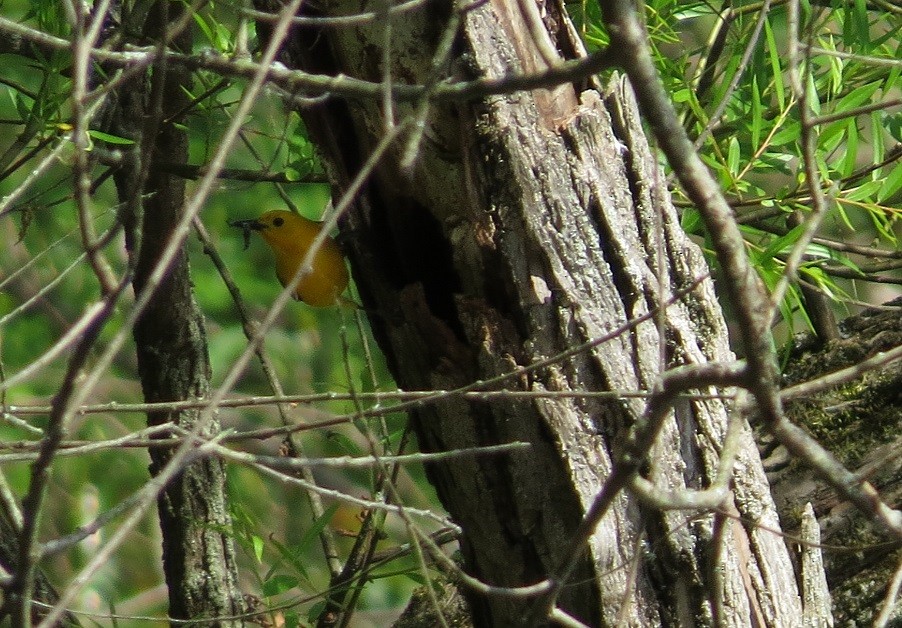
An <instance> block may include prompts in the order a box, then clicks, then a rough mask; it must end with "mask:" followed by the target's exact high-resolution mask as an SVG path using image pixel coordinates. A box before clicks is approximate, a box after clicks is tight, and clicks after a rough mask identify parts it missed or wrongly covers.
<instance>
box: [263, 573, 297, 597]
mask: <svg viewBox="0 0 902 628" xmlns="http://www.w3.org/2000/svg"><path fill="white" fill-rule="evenodd" d="M297 586H298V579H297V578H295V577H294V576H289V575H287V574H279V575H277V576H273V577H272V578H270V579H269V580H267V581H266V582H264V583H263V595H265V596H267V597H272V596H274V595H279V594H280V593H285V591H290V590H291V589H294V588H297Z"/></svg>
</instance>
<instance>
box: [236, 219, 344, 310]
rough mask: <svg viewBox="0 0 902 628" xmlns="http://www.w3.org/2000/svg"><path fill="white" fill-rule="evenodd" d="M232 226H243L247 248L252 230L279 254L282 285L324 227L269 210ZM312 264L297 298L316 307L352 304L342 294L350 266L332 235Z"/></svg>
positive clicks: (295, 294)
mask: <svg viewBox="0 0 902 628" xmlns="http://www.w3.org/2000/svg"><path fill="white" fill-rule="evenodd" d="M229 225H231V226H232V227H238V228H239V229H244V248H245V249H246V248H247V247H248V245H249V244H250V232H251V231H259V232H260V235H261V236H263V239H264V240H266V243H267V244H269V246H270V248H271V249H272V251H273V253H274V254H275V256H276V277H278V278H279V281H280V282H281V284H282V285H283V286H285V285H287V284H288V282H290V281H291V280H292V279H293V278H294V276H295V274H296V273H297V271H298V268H299V267H300V266H301V262H303V261H304V257H306V255H307V251H308V250H310V245H311V244H313V240H314V239H315V238H316V236H318V235H319V233H320V231H322V227H323V224H322V223H321V222H315V221H313V220H309V219H307V218H304V217H303V216H298V215H297V214H294V213H292V212H289V211H284V210H273V211H268V212H266V213H265V214H263V215H262V216H260V217H259V218H254V219H251V220H233V221H231V222H229ZM310 266H311V270H309V271H308V272H307V273H306V274H305V275H304V276H302V277H301V280H300V282H299V283H298V285H297V288H296V289H295V292H294V298H296V299H298V300H300V301H303V302H304V303H307V304H309V305H313V306H316V307H328V306H330V305H335V304H336V303H338V304H343V303H353V301H351V300H350V299H345V298H344V297H342V296H341V293H342V292H344V290H345V288H347V287H348V269H347V268H346V267H345V260H344V256H343V255H342V253H341V249H340V248H338V243H337V242H336V241H335V240H334V239H333V238H331V237H330V238H326V239H325V240H324V241H323V243H322V246H320V247H319V249H318V250H317V251H316V254H315V255H314V256H313V259H312V260H311V262H310ZM355 307H356V304H355Z"/></svg>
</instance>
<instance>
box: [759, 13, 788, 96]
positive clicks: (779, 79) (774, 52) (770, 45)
mask: <svg viewBox="0 0 902 628" xmlns="http://www.w3.org/2000/svg"><path fill="white" fill-rule="evenodd" d="M764 34H765V39H766V40H767V54H768V57H769V59H770V66H771V76H773V79H774V96H775V97H776V99H777V107H779V109H780V111H783V110H785V109H786V93H785V92H786V89H785V87H784V86H783V75H782V69H781V67H780V51H779V49H778V48H777V41H776V38H775V37H774V30H773V28H772V27H771V25H770V18H768V19H766V20H765V21H764Z"/></svg>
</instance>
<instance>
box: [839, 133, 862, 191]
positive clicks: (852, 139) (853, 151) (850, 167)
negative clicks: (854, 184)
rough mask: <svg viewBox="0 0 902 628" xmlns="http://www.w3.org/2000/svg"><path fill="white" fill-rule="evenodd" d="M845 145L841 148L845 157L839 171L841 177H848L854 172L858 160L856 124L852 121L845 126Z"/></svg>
mask: <svg viewBox="0 0 902 628" xmlns="http://www.w3.org/2000/svg"><path fill="white" fill-rule="evenodd" d="M846 129H847V130H846V144H845V146H844V147H843V148H844V150H845V152H846V155H845V159H843V163H842V166H841V167H840V169H839V171H840V172H841V173H842V176H843V177H848V176H849V175H851V174H852V173H853V172H854V171H855V163H856V160H857V159H858V123H857V122H856V121H855V120H854V119H853V120H849V123H848V125H846Z"/></svg>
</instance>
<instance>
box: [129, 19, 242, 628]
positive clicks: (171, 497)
mask: <svg viewBox="0 0 902 628" xmlns="http://www.w3.org/2000/svg"><path fill="white" fill-rule="evenodd" d="M166 5H167V3H165V2H163V3H156V5H154V7H153V8H152V10H151V11H150V13H149V14H147V15H146V16H143V15H140V16H139V15H134V14H133V15H129V16H125V19H124V20H123V22H124V24H127V25H129V26H130V27H131V31H130V32H142V33H144V35H145V36H146V37H148V38H149V39H150V40H156V39H157V38H159V37H161V36H163V34H164V32H165V30H164V29H165V27H166V26H167V25H168V24H170V18H171V21H173V22H174V21H176V20H177V18H178V16H179V15H180V14H181V9H179V8H178V5H176V4H171V3H169V4H168V7H167V6H166ZM167 9H168V10H169V11H172V13H173V15H167ZM190 41H191V39H190V36H189V34H188V32H187V31H186V32H185V33H183V34H181V35H179V36H178V37H176V39H175V40H174V41H173V42H172V44H173V45H174V46H175V47H177V48H178V47H180V46H181V47H182V48H190ZM188 87H190V72H189V71H188V70H187V69H185V68H183V67H173V66H170V67H168V68H165V69H164V68H163V67H162V66H159V65H158V66H156V67H155V68H154V69H153V73H152V75H151V78H148V79H147V80H145V79H144V77H138V78H136V79H133V80H131V81H129V82H128V83H127V84H126V86H125V87H124V88H122V89H120V90H119V91H118V92H117V98H116V109H115V111H113V112H112V113H111V119H112V121H113V129H114V131H113V132H114V133H115V134H117V135H120V136H123V137H130V138H134V139H135V140H137V143H136V149H135V151H134V152H133V153H131V154H127V155H126V158H125V161H124V166H123V167H122V168H120V169H119V170H118V171H117V172H116V174H115V180H116V185H117V189H118V191H119V196H120V198H121V200H122V202H123V204H124V206H125V207H126V210H125V212H124V215H125V216H126V218H125V223H126V239H127V245H128V249H129V253H130V255H131V258H132V263H133V264H134V269H135V271H134V280H133V283H134V289H135V292H136V293H139V292H141V291H142V290H143V289H144V288H145V287H146V285H147V281H148V278H149V276H150V274H151V273H152V272H153V271H154V269H155V268H156V266H157V264H158V260H159V258H160V256H161V254H162V252H163V250H164V249H165V247H166V245H167V244H168V243H169V241H170V239H171V235H172V232H173V230H174V227H175V225H176V223H177V222H178V221H179V218H180V216H181V211H182V206H183V203H184V191H185V184H184V180H182V179H180V178H178V177H175V176H172V175H169V174H165V173H163V172H162V171H159V170H157V169H155V168H153V167H152V166H151V167H149V168H146V169H142V165H144V164H145V161H146V160H151V161H153V160H160V161H166V162H173V163H185V162H187V157H188V138H187V135H186V133H185V131H184V130H182V129H180V128H179V126H178V125H177V123H178V122H179V120H177V119H176V120H171V119H170V118H171V117H172V116H173V115H175V114H176V113H177V112H180V111H182V110H183V108H184V107H185V105H186V104H187V101H188V98H187V96H186V88H188ZM157 96H158V97H159V100H158V101H154V98H155V97H157ZM136 125H137V126H136ZM134 337H135V344H136V349H137V355H138V368H139V374H140V377H141V386H142V389H143V391H144V398H145V401H147V402H160V401H181V400H188V399H202V398H204V397H205V396H206V395H207V393H208V392H209V386H210V382H209V377H210V362H209V358H208V356H207V344H206V332H205V327H204V321H203V316H202V314H201V312H200V310H199V308H198V306H197V303H196V301H195V299H194V292H193V286H192V284H191V276H190V269H189V266H188V260H187V256H186V255H185V253H184V252H182V253H181V254H180V255H179V256H178V257H177V258H176V260H175V262H174V263H173V264H172V266H171V268H170V269H169V271H168V273H167V275H166V277H165V278H164V279H163V281H162V282H161V283H160V285H159V287H158V288H157V289H156V292H155V295H154V297H153V299H152V300H151V301H150V304H149V306H148V307H147V309H146V310H145V312H144V314H143V315H142V317H141V318H140V319H139V321H138V323H137V324H136V326H135V331H134ZM199 416H200V412H199V411H198V410H183V411H174V412H155V413H150V414H148V418H147V420H148V424H150V425H160V424H162V423H166V422H170V421H171V422H172V423H174V424H176V425H179V426H180V427H182V428H184V429H185V430H189V431H190V430H192V429H193V428H194V427H195V425H196V422H197V420H198V418H199ZM218 431H219V424H218V421H216V420H215V419H214V420H212V421H211V422H210V424H209V425H207V426H205V428H204V429H203V431H202V435H203V436H207V437H210V436H213V435H215V434H216V433H217V432H218ZM150 456H151V465H150V470H151V473H152V474H154V475H156V474H157V473H158V472H159V471H160V470H161V469H162V468H163V467H164V466H165V465H166V463H167V462H168V461H169V459H170V452H169V450H166V449H159V448H151V449H150ZM158 506H159V517H160V527H161V530H162V534H163V569H164V572H165V574H166V584H167V586H168V591H169V616H170V617H173V618H180V619H192V620H197V619H201V618H204V617H228V616H234V615H238V614H240V613H242V612H243V610H244V604H243V595H242V592H241V589H240V588H239V587H238V572H237V565H236V562H235V555H234V549H233V546H232V539H231V538H230V536H229V534H228V532H227V530H228V529H229V526H230V523H231V520H230V517H229V513H228V504H227V499H226V477H225V467H224V465H223V464H222V462H221V461H220V460H218V459H213V458H207V459H204V460H201V461H199V462H196V463H194V464H192V465H190V466H188V467H187V468H186V469H185V470H184V471H183V472H182V474H181V475H179V476H177V477H176V479H175V480H174V481H173V482H172V483H171V484H170V485H169V486H168V487H166V489H165V490H164V491H163V493H162V494H161V495H160V498H159V502H158ZM235 623H236V624H237V625H240V624H241V622H240V621H239V622H235ZM216 625H231V624H230V622H228V621H218V622H217V623H216Z"/></svg>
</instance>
